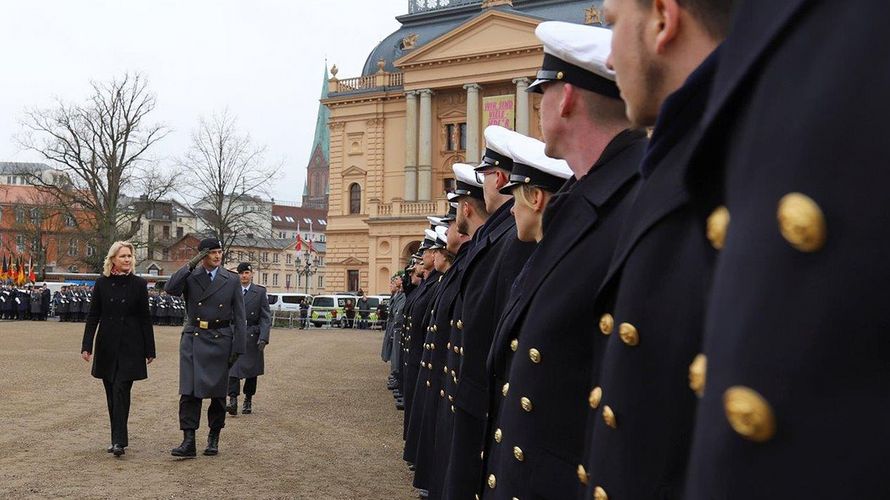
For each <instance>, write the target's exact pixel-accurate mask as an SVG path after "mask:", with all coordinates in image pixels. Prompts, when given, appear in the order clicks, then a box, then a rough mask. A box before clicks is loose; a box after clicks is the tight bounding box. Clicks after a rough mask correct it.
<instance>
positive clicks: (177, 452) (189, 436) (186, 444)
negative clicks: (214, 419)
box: [170, 429, 198, 457]
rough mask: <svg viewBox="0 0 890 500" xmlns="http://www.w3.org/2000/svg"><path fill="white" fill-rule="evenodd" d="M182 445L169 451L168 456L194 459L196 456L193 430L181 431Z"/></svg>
mask: <svg viewBox="0 0 890 500" xmlns="http://www.w3.org/2000/svg"><path fill="white" fill-rule="evenodd" d="M182 435H183V437H182V444H181V445H179V446H178V447H176V448H173V449H172V450H170V454H171V455H173V456H174V457H194V456H197V454H198V453H197V450H196V447H195V430H194V429H189V430H184V431H182Z"/></svg>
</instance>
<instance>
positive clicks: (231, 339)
mask: <svg viewBox="0 0 890 500" xmlns="http://www.w3.org/2000/svg"><path fill="white" fill-rule="evenodd" d="M164 290H165V291H166V292H167V293H168V294H170V295H174V296H175V295H182V296H183V297H184V298H185V301H186V312H187V313H188V319H189V321H188V322H186V323H185V325H184V326H183V328H182V337H181V338H180V342H179V393H180V394H182V395H187V396H194V397H197V398H224V397H226V393H227V392H228V383H229V357H230V356H231V354H232V353H238V354H244V352H245V351H246V349H247V346H246V337H247V335H246V333H245V330H246V326H247V322H246V320H245V313H244V298H243V297H242V294H241V283H240V282H239V280H238V275H237V274H235V273H233V272H231V271H228V270H226V269H225V268H223V267H222V266H220V268H219V270H218V271H217V275H216V278H214V280H213V281H212V282H211V281H210V277H209V276H208V275H207V271H206V270H204V267H203V266H200V265H199V266H198V267H197V268H196V269H195V270H194V271H190V270H189V268H188V266H183V267H182V268H181V269H179V270H178V271H176V272H175V273H173V276H171V277H170V280H169V281H167V284H166V285H165V286H164ZM201 321H206V322H207V323H206V328H201V324H200V322H201ZM195 323H198V324H195ZM218 323H222V324H226V323H229V324H228V326H221V327H220V326H214V325H217V324H218Z"/></svg>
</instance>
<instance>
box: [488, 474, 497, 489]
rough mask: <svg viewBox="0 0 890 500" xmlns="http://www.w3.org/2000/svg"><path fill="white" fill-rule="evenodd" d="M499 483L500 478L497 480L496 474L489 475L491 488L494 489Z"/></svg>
mask: <svg viewBox="0 0 890 500" xmlns="http://www.w3.org/2000/svg"><path fill="white" fill-rule="evenodd" d="M497 485H498V480H497V478H496V477H494V474H489V475H488V487H489V488H491V489H494V487H495V486H497Z"/></svg>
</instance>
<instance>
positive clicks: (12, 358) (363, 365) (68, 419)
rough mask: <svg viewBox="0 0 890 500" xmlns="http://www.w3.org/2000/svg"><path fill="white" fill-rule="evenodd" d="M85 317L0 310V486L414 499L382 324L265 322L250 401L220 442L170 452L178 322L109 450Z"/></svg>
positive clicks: (27, 494) (46, 494) (159, 335)
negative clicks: (83, 353) (181, 455)
mask: <svg viewBox="0 0 890 500" xmlns="http://www.w3.org/2000/svg"><path fill="white" fill-rule="evenodd" d="M82 335H83V324H69V323H57V322H52V321H49V322H9V321H2V322H0V366H2V367H3V369H2V374H3V382H2V387H3V389H2V391H0V421H2V422H3V432H2V433H0V498H60V497H77V498H210V497H217V498H312V499H325V498H337V499H347V498H363V499H364V498H380V499H408V498H416V495H415V493H414V491H413V489H412V488H411V486H410V485H411V475H410V472H408V470H407V468H406V467H405V464H404V462H402V460H401V454H402V439H401V418H402V416H401V412H398V411H397V410H396V409H395V406H394V404H393V399H392V396H391V395H390V393H389V391H387V390H386V388H385V382H386V376H387V373H388V365H385V364H384V363H382V362H381V361H380V357H379V353H380V343H381V333H380V332H379V331H374V332H368V331H351V330H277V329H276V330H273V331H272V337H271V340H272V343H271V344H270V345H269V347H268V348H267V349H266V375H264V376H262V377H260V378H259V384H258V389H257V395H256V396H254V413H253V414H252V415H246V416H245V415H240V414H239V415H238V416H236V417H231V416H229V417H227V419H226V428H225V429H224V430H223V432H222V435H221V438H220V454H219V455H218V456H216V457H204V456H202V455H200V450H201V449H203V446H204V445H205V444H206V434H207V427H206V425H207V424H206V422H207V421H206V406H207V403H206V402H205V405H204V406H205V409H204V412H203V413H204V415H202V422H201V425H202V428H201V429H199V430H198V440H199V441H198V445H199V455H198V458H195V459H175V458H173V457H171V456H170V448H173V447H174V446H177V445H178V444H179V442H180V441H181V439H182V433H181V431H179V426H178V419H177V408H178V401H179V396H178V395H177V388H178V385H177V384H178V345H179V330H178V328H174V327H155V339H156V342H157V349H158V359H157V360H156V361H155V362H154V363H152V364H151V365H150V366H149V378H148V380H143V381H140V382H136V383H135V384H134V386H133V392H132V404H131V409H130V420H129V431H130V447H129V448H128V449H127V453H126V455H124V456H123V457H121V458H119V459H116V458H114V457H113V456H112V455H111V454H108V453H106V452H105V448H106V447H107V446H108V443H109V441H110V431H109V423H108V413H107V410H106V406H105V395H104V391H103V389H102V382H101V381H100V380H98V379H94V378H92V377H91V376H90V367H89V364H87V363H85V362H84V361H83V360H82V359H81V358H80V355H79V352H78V351H79V347H80V342H81V336H82Z"/></svg>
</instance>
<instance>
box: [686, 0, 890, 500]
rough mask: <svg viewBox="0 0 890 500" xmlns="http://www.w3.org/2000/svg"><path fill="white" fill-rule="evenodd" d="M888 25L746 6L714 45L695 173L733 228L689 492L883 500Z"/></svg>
mask: <svg viewBox="0 0 890 500" xmlns="http://www.w3.org/2000/svg"><path fill="white" fill-rule="evenodd" d="M888 15H890V4H888V3H886V2H863V1H852V2H817V1H814V0H785V1H782V2H773V1H767V0H756V1H749V2H745V4H744V8H741V9H739V15H738V16H737V18H736V20H735V23H734V26H733V29H732V33H731V35H730V37H729V38H728V39H727V40H726V42H724V45H723V48H722V51H723V53H722V55H721V63H720V66H719V69H718V71H717V75H716V77H715V79H714V84H713V87H712V91H711V98H710V101H709V104H708V109H707V111H706V112H705V117H704V120H703V128H704V131H705V135H704V137H703V139H702V140H701V141H700V143H699V151H698V154H697V155H696V160H695V162H694V164H695V165H696V166H698V165H701V166H702V167H704V168H703V170H705V171H708V170H710V171H712V173H717V174H718V175H720V176H721V177H722V179H721V183H720V185H721V186H722V187H723V190H722V191H723V194H725V198H724V199H723V200H720V201H722V202H723V203H724V204H725V206H726V208H727V210H728V213H729V217H730V222H729V225H728V230H727V233H726V241H725V245H724V247H723V249H722V250H721V251H720V253H719V256H718V261H717V265H716V267H715V271H714V279H713V287H712V290H711V293H710V298H709V303H708V314H707V320H706V323H705V332H704V339H705V340H704V355H705V356H706V358H707V377H706V383H705V390H704V395H703V397H702V399H701V401H700V402H699V405H698V411H697V414H696V425H695V438H694V442H693V446H692V454H691V458H690V463H689V472H688V475H687V478H688V479H687V485H686V498H689V499H691V500H698V499H713V498H719V499H724V500H733V499H743V498H744V499H748V498H890V481H888V480H887V456H888V452H887V443H890V426H888V425H887V422H888V421H890V362H888V359H890V336H888V331H890V330H888V329H890V308H888V307H887V305H888V304H890V287H888V286H887V283H888V282H890V260H888V258H887V256H888V255H890V236H888V233H887V228H890V209H888V205H887V186H888V184H890V170H888V168H887V165H890V149H888V148H887V124H886V116H887V114H888V113H890V92H888V89H890V71H888V70H887V67H886V61H888V59H890V31H888V30H887V28H886V27H885V26H884V25H883V23H882V22H881V21H880V20H882V19H886V18H887V16H888ZM839 27H843V28H842V29H839ZM714 171H716V172H714ZM714 194H715V193H713V192H705V193H702V198H703V199H704V200H706V201H710V200H709V198H710V197H713V196H714ZM716 194H717V195H719V194H721V193H719V192H718V193H716ZM720 201H718V202H720Z"/></svg>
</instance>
